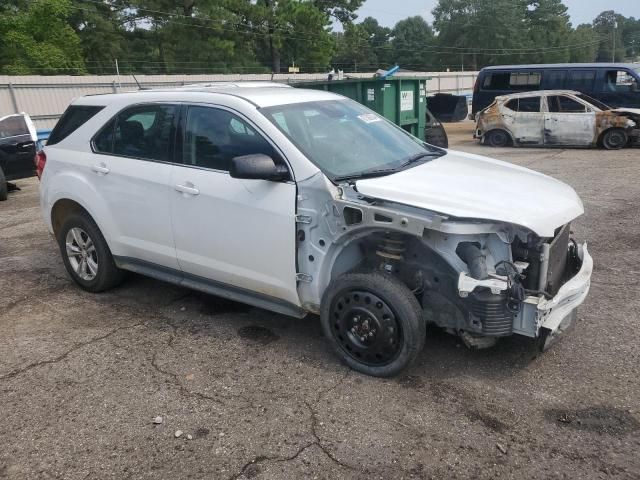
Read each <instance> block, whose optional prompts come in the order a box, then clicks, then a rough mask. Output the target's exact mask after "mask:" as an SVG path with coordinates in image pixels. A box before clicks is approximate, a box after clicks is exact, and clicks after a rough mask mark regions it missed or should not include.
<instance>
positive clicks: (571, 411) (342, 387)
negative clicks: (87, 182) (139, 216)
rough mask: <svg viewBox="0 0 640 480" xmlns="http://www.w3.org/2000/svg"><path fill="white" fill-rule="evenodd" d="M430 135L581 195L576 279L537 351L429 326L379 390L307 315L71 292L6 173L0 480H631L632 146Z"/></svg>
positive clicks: (211, 301)
mask: <svg viewBox="0 0 640 480" xmlns="http://www.w3.org/2000/svg"><path fill="white" fill-rule="evenodd" d="M447 127H448V129H449V130H450V136H451V143H452V146H453V147H454V148H456V149H460V150H464V151H469V152H474V153H481V154H485V155H489V156H493V157H496V158H500V159H504V160H508V161H511V162H513V163H516V164H519V165H524V166H526V167H530V168H533V169H536V170H539V171H541V172H544V173H547V174H549V175H552V176H554V177H556V178H558V179H560V180H563V181H565V182H567V183H569V184H571V185H572V186H573V187H574V188H575V189H576V190H577V191H578V193H579V194H580V196H581V197H582V198H583V200H584V203H585V208H586V215H585V216H583V217H582V218H581V219H580V220H579V221H578V222H577V223H576V224H575V227H574V229H575V231H576V234H577V236H578V237H581V238H587V239H588V241H589V245H590V251H591V253H592V255H593V257H594V260H595V273H594V278H593V286H592V290H591V294H590V296H589V298H588V300H587V302H586V303H585V304H584V305H583V307H582V308H581V309H580V311H579V315H578V317H579V321H578V324H577V328H576V329H575V330H574V331H573V332H572V334H571V335H570V336H567V337H566V338H564V339H563V340H562V341H561V342H560V343H559V344H557V345H555V346H554V348H553V349H552V350H551V351H549V352H547V353H545V354H542V355H538V356H536V355H535V352H534V349H533V348H532V345H531V343H530V342H528V341H525V340H520V339H516V338H513V339H508V340H506V341H503V342H502V343H500V344H499V345H498V346H497V347H495V348H494V349H491V350H488V351H482V352H472V351H468V350H466V349H465V348H464V347H462V346H461V345H460V343H459V342H458V341H457V340H456V338H454V337H452V336H448V335H445V334H443V333H440V332H438V331H435V330H430V331H429V336H428V340H427V344H426V348H425V350H424V352H423V354H422V355H421V356H420V358H419V361H418V362H417V364H416V365H415V366H414V367H413V368H412V369H410V370H409V371H407V372H406V374H405V375H403V376H401V377H399V378H395V379H387V380H381V379H375V378H369V377H366V376H363V375H360V374H357V373H354V372H351V371H349V370H347V369H346V368H345V367H344V366H342V365H341V364H340V363H339V362H338V361H337V360H336V358H335V357H334V356H333V355H332V354H331V352H330V349H329V346H328V344H327V342H326V341H325V340H324V339H323V337H322V335H321V332H320V326H319V322H318V320H317V318H314V317H311V318H307V319H304V320H295V319H290V318H287V317H284V316H280V315H275V314H272V313H269V312H265V311H262V310H258V309H254V308H249V307H246V306H244V305H240V304H236V303H231V302H228V301H223V300H220V299H218V298H215V297H211V296H206V295H201V294H198V293H194V292H191V291H188V290H185V289H181V288H177V287H173V286H171V285H166V284H163V283H160V282H157V281H154V280H150V279H147V278H143V277H140V276H135V275H132V276H131V277H130V278H129V279H128V280H127V281H126V283H125V284H124V285H123V286H121V287H119V288H118V289H116V290H114V291H112V292H109V293H104V294H100V295H92V294H88V293H84V292H82V291H81V290H79V289H78V288H76V287H75V286H74V285H73V284H72V283H71V281H70V280H69V278H68V277H67V275H66V273H65V271H64V269H63V266H62V261H61V260H60V255H59V253H58V250H57V247H56V245H55V243H54V241H53V239H52V238H51V237H50V236H49V234H48V233H47V231H46V229H45V226H44V224H43V222H42V221H41V218H40V211H39V207H38V191H37V189H38V183H37V180H36V179H30V180H26V181H21V182H19V186H20V187H21V189H22V190H21V191H19V192H15V193H12V194H10V196H9V200H8V201H7V202H3V203H0V331H1V332H2V335H1V338H2V342H0V405H1V407H0V412H1V421H0V478H10V479H24V478H43V479H49V478H68V479H85V478H90V479H101V478H117V479H123V478H135V479H139V478H140V479H146V478H163V479H165V478H208V479H227V478H229V479H231V478H261V479H262V478H264V479H280V478H331V479H333V478H382V479H391V478H394V479H395V478H434V479H442V478H478V479H485V478H486V479H490V478H491V479H493V478H517V479H522V478H540V479H548V478H584V479H591V478H627V479H632V478H633V479H637V478H640V455H638V451H640V382H639V381H638V372H639V370H640V369H639V367H640V362H639V354H638V345H639V342H638V339H637V338H636V337H635V335H637V334H638V331H639V329H640V321H639V320H638V314H637V312H638V310H639V307H640V295H639V293H640V287H639V286H638V283H637V282H636V281H635V280H633V278H635V277H636V276H637V275H639V274H640V258H639V257H638V249H637V248H636V245H637V241H638V239H639V238H640V216H639V215H638V208H639V206H640V205H639V202H640V200H639V199H640V151H639V150H635V151H634V150H625V151H622V152H603V151H598V150H559V149H556V150H532V149H491V148H487V147H481V146H478V145H476V144H475V143H474V142H473V140H472V139H471V137H470V135H471V131H472V128H473V127H472V125H471V124H470V123H468V122H464V123H461V124H456V125H449V126H447ZM508 204H509V199H508V198H505V206H507V205H508ZM157 416H161V417H162V423H160V424H154V419H155V417H157ZM176 430H181V431H182V432H184V433H183V434H182V436H180V437H179V438H176V436H175V432H176Z"/></svg>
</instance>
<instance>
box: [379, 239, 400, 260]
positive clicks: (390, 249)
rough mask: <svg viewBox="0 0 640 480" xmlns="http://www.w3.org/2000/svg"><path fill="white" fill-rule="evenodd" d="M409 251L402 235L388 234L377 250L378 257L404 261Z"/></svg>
mask: <svg viewBox="0 0 640 480" xmlns="http://www.w3.org/2000/svg"><path fill="white" fill-rule="evenodd" d="M406 250H407V245H406V243H405V240H404V237H403V236H402V234H394V233H386V234H385V235H384V237H383V238H382V240H381V241H380V243H378V248H377V250H376V255H378V256H379V257H382V258H383V259H385V260H402V259H403V258H404V252H405V251H406Z"/></svg>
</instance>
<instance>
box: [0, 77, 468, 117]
mask: <svg viewBox="0 0 640 480" xmlns="http://www.w3.org/2000/svg"><path fill="white" fill-rule="evenodd" d="M403 75H404V76H420V77H430V79H429V80H428V81H427V89H428V91H429V92H433V93H435V92H450V93H468V92H469V91H470V90H472V89H473V83H474V82H475V78H476V76H477V72H464V73H462V72H411V73H401V74H397V75H396V76H403ZM348 76H349V77H359V78H368V77H371V76H372V73H349V74H348ZM326 78H327V75H326V74H304V73H302V74H300V73H299V74H295V75H293V74H279V75H271V74H263V75H260V74H248V75H244V74H242V75H240V74H238V75H233V74H231V75H140V76H136V79H137V80H138V82H139V83H140V85H141V86H142V87H148V88H153V87H156V88H157V87H170V86H180V85H186V84H191V83H200V82H218V81H232V82H233V81H243V80H244V81H246V80H254V81H260V80H262V81H264V80H272V81H277V82H295V81H304V80H324V79H326ZM137 88H138V84H137V83H136V81H135V79H134V78H133V76H131V75H120V76H116V75H88V76H71V75H69V76H7V75H0V117H2V116H4V115H9V114H11V113H16V112H26V113H28V114H29V115H30V116H31V118H33V120H34V122H35V124H36V127H37V128H52V127H53V126H54V125H55V123H56V122H57V120H58V118H59V117H60V115H61V114H62V112H64V110H65V108H67V105H69V103H70V102H71V101H72V100H73V99H74V98H76V97H81V96H84V95H95V94H100V93H114V92H120V91H127V90H135V89H137Z"/></svg>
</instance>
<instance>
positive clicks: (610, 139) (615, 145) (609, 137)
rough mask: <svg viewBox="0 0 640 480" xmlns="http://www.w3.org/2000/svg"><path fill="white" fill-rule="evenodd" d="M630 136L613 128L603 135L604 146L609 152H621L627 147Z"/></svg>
mask: <svg viewBox="0 0 640 480" xmlns="http://www.w3.org/2000/svg"><path fill="white" fill-rule="evenodd" d="M628 142H629V136H628V135H627V132H625V131H624V130H622V129H620V128H612V129H610V130H607V131H606V132H604V134H603V135H602V142H601V143H602V146H603V147H604V148H606V149H607V150H620V149H621V148H624V147H626V146H627V143H628Z"/></svg>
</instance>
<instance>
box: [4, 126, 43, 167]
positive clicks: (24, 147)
mask: <svg viewBox="0 0 640 480" xmlns="http://www.w3.org/2000/svg"><path fill="white" fill-rule="evenodd" d="M36 140H37V135H36V129H35V127H34V126H33V123H32V122H31V119H30V118H29V116H28V115H26V114H16V115H9V116H6V117H3V118H0V168H2V171H3V172H4V174H5V176H6V178H7V180H17V179H20V178H27V177H31V176H33V175H35V165H34V156H35V153H36V150H35V146H36Z"/></svg>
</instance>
